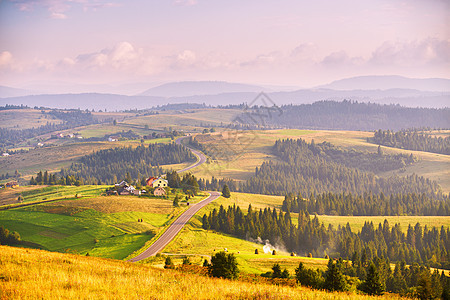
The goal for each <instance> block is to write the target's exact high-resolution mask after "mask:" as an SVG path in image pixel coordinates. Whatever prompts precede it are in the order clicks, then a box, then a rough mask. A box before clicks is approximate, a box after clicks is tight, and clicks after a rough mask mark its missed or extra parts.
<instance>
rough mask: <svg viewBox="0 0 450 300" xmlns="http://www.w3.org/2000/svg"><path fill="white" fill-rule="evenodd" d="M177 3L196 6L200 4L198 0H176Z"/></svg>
mask: <svg viewBox="0 0 450 300" xmlns="http://www.w3.org/2000/svg"><path fill="white" fill-rule="evenodd" d="M173 3H174V4H175V5H179V6H194V5H197V4H198V1H197V0H175V1H174V2H173Z"/></svg>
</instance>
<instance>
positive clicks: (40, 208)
mask: <svg viewBox="0 0 450 300" xmlns="http://www.w3.org/2000/svg"><path fill="white" fill-rule="evenodd" d="M171 217H172V215H171V214H158V213H151V212H130V211H127V212H117V213H110V214H105V213H101V212H98V211H95V210H93V209H87V208H84V207H69V206H64V205H58V203H57V202H56V203H55V202H54V203H51V204H47V205H36V206H32V207H27V208H18V209H10V210H8V211H0V224H1V225H3V226H5V227H6V228H8V229H9V230H11V231H17V232H18V233H19V234H20V235H21V238H22V240H24V241H26V242H31V243H33V244H34V245H39V246H40V247H42V248H43V249H47V250H50V251H57V252H66V251H69V252H76V253H80V254H86V253H89V254H90V255H93V256H100V257H106V258H115V259H123V258H125V257H127V256H128V255H129V254H130V253H132V252H134V251H136V250H138V249H140V248H141V247H142V246H144V244H145V243H146V241H147V240H150V239H151V238H152V237H153V236H154V235H155V234H156V233H157V232H158V231H159V230H160V229H161V228H162V227H163V226H165V225H167V224H168V222H169V221H170V218H171ZM138 219H143V222H138Z"/></svg>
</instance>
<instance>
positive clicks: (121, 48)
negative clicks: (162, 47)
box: [75, 42, 143, 69]
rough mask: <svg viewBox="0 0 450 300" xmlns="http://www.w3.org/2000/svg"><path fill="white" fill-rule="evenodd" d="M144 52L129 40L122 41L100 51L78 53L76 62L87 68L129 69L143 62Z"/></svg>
mask: <svg viewBox="0 0 450 300" xmlns="http://www.w3.org/2000/svg"><path fill="white" fill-rule="evenodd" d="M142 53H143V50H142V49H136V48H135V47H134V46H133V45H131V44H130V43H128V42H121V43H118V44H117V45H115V46H114V47H112V48H105V49H103V50H101V51H99V52H94V53H88V54H81V55H78V56H77V58H76V59H75V63H76V64H79V65H81V66H83V67H85V68H87V69H92V68H94V69H95V68H99V67H109V68H113V69H128V68H130V67H133V66H136V65H138V64H139V63H140V62H141V59H142Z"/></svg>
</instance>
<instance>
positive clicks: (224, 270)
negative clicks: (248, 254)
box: [209, 251, 239, 279]
mask: <svg viewBox="0 0 450 300" xmlns="http://www.w3.org/2000/svg"><path fill="white" fill-rule="evenodd" d="M209 273H210V275H211V276H213V277H220V278H227V279H236V278H237V277H238V275H239V269H238V263H237V260H236V257H235V256H234V254H232V253H229V254H228V253H225V252H224V251H221V252H218V253H216V254H214V255H213V257H212V258H211V266H210V267H209Z"/></svg>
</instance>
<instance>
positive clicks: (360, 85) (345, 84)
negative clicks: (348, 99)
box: [318, 76, 450, 92]
mask: <svg viewBox="0 0 450 300" xmlns="http://www.w3.org/2000/svg"><path fill="white" fill-rule="evenodd" d="M318 88H325V89H332V90H390V89H414V90H419V91H436V92H450V79H444V78H424V79H419V78H407V77H402V76H359V77H352V78H346V79H341V80H337V81H333V82H332V83H329V84H326V85H322V86H319V87H318Z"/></svg>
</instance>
